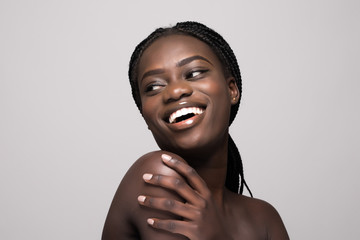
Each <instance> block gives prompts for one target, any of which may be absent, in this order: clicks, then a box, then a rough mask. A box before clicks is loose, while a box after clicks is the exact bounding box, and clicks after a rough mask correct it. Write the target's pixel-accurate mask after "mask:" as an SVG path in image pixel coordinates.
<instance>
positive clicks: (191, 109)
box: [169, 107, 204, 123]
mask: <svg viewBox="0 0 360 240" xmlns="http://www.w3.org/2000/svg"><path fill="white" fill-rule="evenodd" d="M203 112H204V110H203V109H201V108H198V107H188V108H182V109H179V110H177V111H176V112H174V113H172V114H171V115H170V117H169V123H173V122H174V121H175V119H176V118H178V117H181V116H184V115H186V114H189V113H193V114H195V115H200V114H202V113H203Z"/></svg>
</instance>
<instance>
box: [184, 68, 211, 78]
mask: <svg viewBox="0 0 360 240" xmlns="http://www.w3.org/2000/svg"><path fill="white" fill-rule="evenodd" d="M207 71H208V70H205V69H199V70H193V71H190V72H189V73H187V74H186V76H185V77H186V79H191V78H197V77H200V76H201V75H202V74H204V73H206V72H207Z"/></svg>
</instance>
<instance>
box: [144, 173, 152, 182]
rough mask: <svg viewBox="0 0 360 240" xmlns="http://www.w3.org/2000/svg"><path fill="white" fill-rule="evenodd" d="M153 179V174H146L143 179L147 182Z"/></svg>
mask: <svg viewBox="0 0 360 240" xmlns="http://www.w3.org/2000/svg"><path fill="white" fill-rule="evenodd" d="M152 177H153V175H152V174H151V173H145V174H144V175H143V179H144V180H145V181H148V180H150V179H151V178H152Z"/></svg>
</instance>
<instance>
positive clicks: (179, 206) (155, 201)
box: [138, 195, 198, 220]
mask: <svg viewBox="0 0 360 240" xmlns="http://www.w3.org/2000/svg"><path fill="white" fill-rule="evenodd" d="M138 201H139V204H140V205H143V206H146V207H149V208H153V209H159V210H162V211H166V212H169V213H173V214H175V215H177V216H180V217H183V218H186V219H189V220H193V219H195V218H196V216H197V215H198V210H197V209H195V208H194V207H193V206H192V205H189V204H184V203H182V202H179V201H176V200H173V199H167V198H154V197H147V196H143V195H140V196H139V197H138Z"/></svg>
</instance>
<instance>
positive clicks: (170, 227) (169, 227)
mask: <svg viewBox="0 0 360 240" xmlns="http://www.w3.org/2000/svg"><path fill="white" fill-rule="evenodd" d="M166 229H167V230H169V231H170V232H173V231H175V229H176V224H175V223H174V222H173V221H169V222H168V223H167V224H166Z"/></svg>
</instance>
